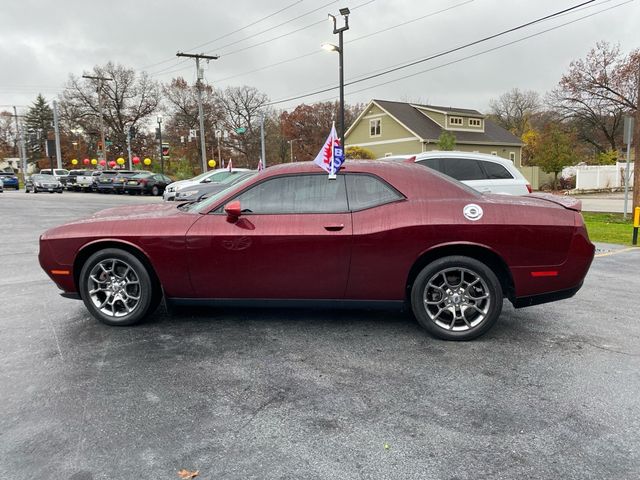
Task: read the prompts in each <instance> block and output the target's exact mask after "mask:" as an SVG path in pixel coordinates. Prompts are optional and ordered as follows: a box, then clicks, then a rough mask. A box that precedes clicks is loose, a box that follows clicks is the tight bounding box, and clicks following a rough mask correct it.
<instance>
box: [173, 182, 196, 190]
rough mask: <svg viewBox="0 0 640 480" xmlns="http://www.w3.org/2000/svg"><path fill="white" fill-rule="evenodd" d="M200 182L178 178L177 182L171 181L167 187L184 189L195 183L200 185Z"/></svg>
mask: <svg viewBox="0 0 640 480" xmlns="http://www.w3.org/2000/svg"><path fill="white" fill-rule="evenodd" d="M198 183H199V182H194V181H193V180H178V181H177V182H173V183H170V184H169V185H167V188H174V189H176V190H182V189H183V188H185V187H191V186H193V185H198Z"/></svg>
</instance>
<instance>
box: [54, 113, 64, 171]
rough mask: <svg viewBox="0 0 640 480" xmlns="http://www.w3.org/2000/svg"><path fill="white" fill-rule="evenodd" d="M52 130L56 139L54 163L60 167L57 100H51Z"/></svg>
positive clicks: (60, 152)
mask: <svg viewBox="0 0 640 480" xmlns="http://www.w3.org/2000/svg"><path fill="white" fill-rule="evenodd" d="M53 131H54V133H55V139H56V165H57V166H58V168H62V150H61V149H60V127H59V125H58V102H56V101H55V100H54V101H53Z"/></svg>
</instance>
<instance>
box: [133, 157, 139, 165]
mask: <svg viewBox="0 0 640 480" xmlns="http://www.w3.org/2000/svg"><path fill="white" fill-rule="evenodd" d="M133 163H135V164H136V165H138V164H139V163H140V158H139V157H133Z"/></svg>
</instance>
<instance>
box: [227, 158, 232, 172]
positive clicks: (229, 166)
mask: <svg viewBox="0 0 640 480" xmlns="http://www.w3.org/2000/svg"><path fill="white" fill-rule="evenodd" d="M227 170H229V171H231V170H233V162H232V161H231V159H229V163H228V164H227Z"/></svg>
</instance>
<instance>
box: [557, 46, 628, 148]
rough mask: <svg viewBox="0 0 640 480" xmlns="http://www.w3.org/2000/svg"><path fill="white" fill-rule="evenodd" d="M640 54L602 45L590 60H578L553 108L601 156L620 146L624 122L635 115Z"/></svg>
mask: <svg viewBox="0 0 640 480" xmlns="http://www.w3.org/2000/svg"><path fill="white" fill-rule="evenodd" d="M639 60H640V50H635V51H634V52H631V53H630V54H629V55H627V56H624V55H622V54H621V52H620V47H619V46H612V45H610V44H609V43H607V42H598V43H597V44H596V46H595V47H594V48H592V49H591V51H590V52H589V53H588V54H587V56H586V58H584V59H579V60H574V61H573V62H571V64H570V66H569V71H568V72H567V73H566V74H564V75H563V76H562V79H561V80H560V83H559V85H558V88H556V89H555V90H553V91H552V92H551V93H550V94H549V96H548V97H547V101H548V102H549V104H550V105H551V106H552V107H553V108H554V109H555V110H556V111H557V112H558V113H559V114H560V115H561V116H562V118H563V119H571V120H573V121H574V122H575V124H576V130H577V132H578V135H579V136H580V139H581V140H583V141H585V142H587V143H590V144H592V145H593V146H594V147H596V149H597V150H598V151H600V152H604V151H606V150H608V149H611V150H616V149H617V148H618V147H619V146H620V140H621V128H622V118H623V116H624V115H625V113H628V112H632V111H635V109H636V102H637V98H636V97H637V85H638V75H639V73H638V65H639V63H638V62H639Z"/></svg>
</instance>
